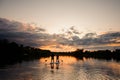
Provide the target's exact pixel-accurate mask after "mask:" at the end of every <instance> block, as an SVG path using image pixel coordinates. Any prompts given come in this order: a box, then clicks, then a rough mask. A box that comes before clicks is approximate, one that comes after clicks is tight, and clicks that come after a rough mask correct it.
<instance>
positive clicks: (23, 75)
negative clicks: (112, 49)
mask: <svg viewBox="0 0 120 80" xmlns="http://www.w3.org/2000/svg"><path fill="white" fill-rule="evenodd" d="M59 60H60V64H52V65H51V64H50V62H51V58H50V57H48V58H41V59H39V60H34V61H29V62H23V63H21V64H20V63H18V64H15V65H9V66H7V67H6V68H4V69H0V80H120V62H116V61H114V60H111V61H107V60H98V59H92V58H83V59H82V60H80V59H76V58H75V57H70V56H60V58H59Z"/></svg>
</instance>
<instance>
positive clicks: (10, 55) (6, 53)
mask: <svg viewBox="0 0 120 80" xmlns="http://www.w3.org/2000/svg"><path fill="white" fill-rule="evenodd" d="M51 53H54V54H55V55H56V54H58V55H61V56H74V57H76V58H78V59H82V58H83V57H86V58H90V57H91V58H97V59H106V60H111V59H114V60H117V61H120V49H115V50H114V51H111V50H98V51H93V52H91V51H84V49H77V50H76V51H73V52H51V51H50V50H42V49H39V48H34V47H30V46H24V45H21V44H17V43H16V42H9V41H8V40H7V39H3V40H0V65H6V64H14V63H16V62H22V61H29V60H34V59H39V58H41V57H49V56H51Z"/></svg>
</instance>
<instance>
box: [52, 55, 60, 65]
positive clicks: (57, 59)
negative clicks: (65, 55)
mask: <svg viewBox="0 0 120 80" xmlns="http://www.w3.org/2000/svg"><path fill="white" fill-rule="evenodd" d="M54 56H55V55H54V54H52V55H51V64H54ZM56 64H59V55H56Z"/></svg>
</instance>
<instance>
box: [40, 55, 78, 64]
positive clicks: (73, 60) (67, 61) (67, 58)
mask: <svg viewBox="0 0 120 80" xmlns="http://www.w3.org/2000/svg"><path fill="white" fill-rule="evenodd" d="M46 60H47V63H50V62H51V57H47V58H41V59H40V62H42V63H45V61H46ZM59 60H60V63H64V64H72V63H76V62H77V59H76V58H74V57H71V56H60V57H59ZM54 61H56V57H54Z"/></svg>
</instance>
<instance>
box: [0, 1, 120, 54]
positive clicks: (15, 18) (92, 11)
mask: <svg viewBox="0 0 120 80" xmlns="http://www.w3.org/2000/svg"><path fill="white" fill-rule="evenodd" d="M119 14H120V0H0V39H3V38H7V39H9V40H11V41H16V42H18V43H21V44H24V45H28V46H33V47H38V48H41V49H48V50H51V51H58V52H59V51H60V52H63V51H74V50H76V49H77V48H84V49H87V50H98V49H110V50H112V49H116V48H120V15H119Z"/></svg>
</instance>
